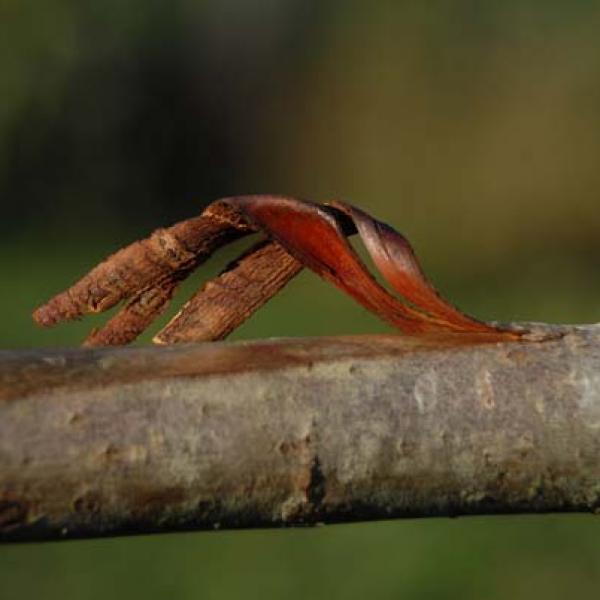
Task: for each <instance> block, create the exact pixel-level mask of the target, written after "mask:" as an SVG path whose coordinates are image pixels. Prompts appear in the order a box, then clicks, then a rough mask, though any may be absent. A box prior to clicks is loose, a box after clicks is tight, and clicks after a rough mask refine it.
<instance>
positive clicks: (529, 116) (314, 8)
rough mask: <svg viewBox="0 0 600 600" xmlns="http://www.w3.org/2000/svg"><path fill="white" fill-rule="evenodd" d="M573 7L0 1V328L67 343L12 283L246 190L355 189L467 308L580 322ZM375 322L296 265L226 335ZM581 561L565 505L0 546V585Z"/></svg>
mask: <svg viewBox="0 0 600 600" xmlns="http://www.w3.org/2000/svg"><path fill="white" fill-rule="evenodd" d="M599 30H600V3H599V2H591V1H584V0H576V1H575V0H571V1H570V2H565V1H563V2H559V1H558V0H548V1H546V2H543V3H541V2H533V1H517V0H504V1H488V2H473V1H467V0H457V1H455V2H443V1H442V0H431V1H428V2H422V1H420V2H418V1H414V2H391V1H389V2H387V1H381V2H373V3H369V2H359V1H358V0H345V1H343V2H342V1H331V2H325V1H320V2H319V1H317V0H272V1H265V2H258V1H251V0H237V1H235V0H220V1H216V0H215V1H207V2H192V1H191V0H171V1H169V2H167V1H165V0H163V1H157V0H145V1H141V0H130V1H129V2H123V1H122V0H118V1H117V0H104V1H102V2H100V1H97V2H93V1H92V2H76V1H74V0H73V1H67V0H45V1H44V2H36V3H32V2H24V1H23V0H0V92H1V94H0V199H1V200H0V201H1V203H2V212H1V213H0V274H1V277H2V279H1V281H2V284H1V292H2V293H1V294H0V345H1V346H2V347H32V346H48V345H65V344H71V345H73V344H77V343H78V342H79V341H80V340H81V338H82V336H83V335H84V334H85V332H86V331H87V330H88V329H89V328H90V327H91V326H92V324H97V323H99V322H101V321H102V320H103V319H104V318H105V317H99V318H94V319H90V320H88V321H86V322H85V323H75V324H71V325H66V326H63V327H61V328H59V329H57V330H53V331H40V330H38V329H36V328H35V327H34V326H33V324H32V323H31V321H30V317H29V314H30V312H31V310H32V308H33V307H35V306H36V304H38V303H40V302H41V301H43V300H45V299H46V298H47V297H49V296H50V295H51V294H53V293H55V292H56V291H58V290H60V289H62V288H63V287H65V286H66V285H68V284H69V283H71V282H72V281H73V280H74V279H75V278H77V277H78V276H79V275H81V274H82V273H83V272H84V271H85V269H86V268H88V267H89V266H90V265H92V264H93V263H94V262H95V261H97V260H99V259H100V258H102V257H103V256H104V255H106V254H107V253H109V252H111V251H113V250H114V249H116V248H117V247H119V246H120V245H123V244H124V243H126V242H128V241H130V240H133V239H135V238H136V237H139V236H142V235H145V234H146V233H148V231H150V230H151V229H152V228H155V227H158V226H160V225H164V224H167V223H169V222H173V221H175V220H178V219H181V218H184V217H186V216H192V215H195V214H197V213H198V212H199V211H200V210H201V207H202V206H203V205H205V204H206V203H208V202H210V201H211V200H213V199H215V198H218V197H219V196H224V195H231V194H236V193H254V192H272V193H277V192H282V193H286V194H291V195H297V196H301V197H307V198H311V199H315V200H324V199H329V198H333V197H338V198H344V199H346V200H348V201H350V202H353V203H356V204H359V205H360V206H362V207H363V208H366V209H367V210H369V211H370V212H372V213H373V214H375V215H376V216H378V217H380V218H381V219H383V220H386V221H388V222H390V223H392V224H394V225H395V226H396V227H397V228H398V229H400V230H402V231H403V232H404V233H406V234H407V235H408V237H409V238H410V239H411V240H412V241H413V244H414V245H415V247H416V248H417V251H418V252H419V254H420V255H421V256H422V258H423V261H424V264H425V267H426V270H427V271H428V272H429V273H430V275H431V276H432V278H433V279H434V281H435V282H436V284H437V285H438V287H439V288H440V289H441V290H443V292H444V293H445V294H446V295H447V296H449V297H450V298H451V299H452V300H453V301H455V302H456V303H457V304H459V305H460V306H461V307H463V308H464V309H466V310H467V311H470V312H472V313H474V314H476V315H478V316H480V317H482V318H494V319H506V320H509V319H510V320H543V321H552V322H586V321H600V302H599V299H600V276H599V274H598V269H597V265H598V262H599V258H598V257H599V256H600V235H599V233H600V222H599V220H598V212H599V208H600V202H599V198H598V196H599V193H600V167H599V165H600V161H599V157H600V36H598V31H599ZM242 246H243V244H242V245H241V246H240V245H238V250H239V249H240V248H241V247H242ZM232 252H233V250H231V251H228V252H225V253H222V254H221V255H220V256H217V257H215V259H214V260H211V262H210V264H209V265H207V267H206V269H204V271H203V273H200V274H197V275H196V276H195V277H194V280H193V281H191V282H189V283H188V284H186V286H185V292H188V293H190V292H191V291H192V290H193V289H194V288H195V287H197V286H198V285H199V282H200V281H201V280H202V278H203V275H206V274H208V273H214V272H216V271H217V270H218V269H219V268H220V267H221V266H222V265H223V263H224V261H226V260H227V258H228V257H231V256H232ZM185 292H184V293H183V294H182V296H185ZM181 301H182V298H179V300H178V302H179V303H181ZM176 304H177V303H176ZM174 308H175V307H174ZM171 312H172V311H171ZM166 318H167V316H166V317H165V319H166ZM165 319H163V320H162V321H163V322H164V320H165ZM385 330H386V326H385V325H383V324H381V323H380V322H378V321H377V319H375V318H374V317H372V316H370V315H368V314H366V312H365V311H364V310H363V309H361V308H360V307H358V306H357V305H355V304H353V303H352V302H351V301H350V300H347V299H346V298H344V297H342V296H341V294H340V293H339V292H337V291H336V290H333V289H331V288H330V287H329V286H327V285H326V284H324V283H322V282H321V281H318V280H317V279H316V278H315V277H314V276H312V275H311V274H307V273H305V274H302V275H301V276H300V277H299V278H298V279H297V280H296V281H294V282H293V283H292V284H290V285H289V286H288V287H287V288H286V290H285V292H284V293H283V294H282V295H281V297H278V298H276V299H275V300H274V301H273V302H272V303H271V304H270V305H269V306H268V307H267V308H265V309H264V310H262V311H261V312H260V313H259V314H257V315H256V316H255V317H254V318H253V319H251V320H250V321H249V322H248V323H247V324H246V325H244V326H243V327H242V328H241V329H240V331H239V332H237V333H236V334H235V335H234V336H233V337H234V339H243V338H246V339H247V338H255V337H266V336H273V335H277V336H282V335H288V336H298V335H322V334H342V333H359V332H367V331H385ZM148 340H149V336H148V335H146V336H145V338H144V339H143V340H142V342H145V343H147V342H148ZM599 586H600V522H597V521H596V519H595V518H594V517H585V516H578V517H570V516H559V515H552V516H544V517H502V518H464V519H458V520H452V521H451V520H442V519H439V520H421V521H418V520H417V521H404V522H381V523H377V524H372V525H364V524H360V525H351V526H335V527H325V528H317V529H313V530H301V531H262V532H215V533H199V534H186V535H172V536H171V535H169V536H154V537H148V538H136V539H122V540H101V541H92V542H72V543H64V544H47V545H23V546H15V547H10V548H1V549H0V598H2V600H5V599H6V600H12V599H16V598H19V599H23V598H38V597H43V598H49V599H53V598H56V599H59V598H60V599H63V598H66V599H69V598H73V599H75V598H77V599H80V598H81V599H87V598H98V599H103V600H104V599H105V598H132V597H144V598H162V597H164V596H165V594H168V593H172V594H173V597H175V598H209V599H210V598H244V599H246V598H286V599H288V598H289V599H293V598H307V597H314V598H332V597H340V598H357V599H358V598H365V597H375V598H399V597H401V598H424V599H425V598H427V599H432V598H461V599H468V598H474V599H478V600H481V599H484V598H515V599H519V598H524V599H525V598H527V599H529V598H532V597H538V596H541V597H544V598H546V599H553V598H566V597H592V596H595V595H597V590H598V588H599Z"/></svg>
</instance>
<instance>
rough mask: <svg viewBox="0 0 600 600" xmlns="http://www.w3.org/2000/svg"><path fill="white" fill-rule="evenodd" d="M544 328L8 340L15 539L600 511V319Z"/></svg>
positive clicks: (6, 422) (1, 469)
mask: <svg viewBox="0 0 600 600" xmlns="http://www.w3.org/2000/svg"><path fill="white" fill-rule="evenodd" d="M548 333H550V334H551V335H550V337H549V339H548V336H547V335H546V334H548ZM532 337H533V338H535V339H531V340H529V341H524V342H513V343H503V344H491V343H481V344H478V343H473V342H472V341H468V340H466V341H465V342H462V343H460V344H456V342H455V341H453V340H457V339H459V338H456V337H454V338H450V337H446V338H407V337H400V336H365V337H348V338H321V339H300V340H268V341H257V342H245V343H212V344H202V345H186V346H174V347H159V348H156V347H153V348H120V349H104V350H80V349H77V350H74V349H70V350H54V351H47V350H35V351H25V352H23V351H18V352H14V351H3V352H0V541H3V542H9V541H24V540H43V539H63V538H74V537H92V536H102V535H118V534H130V533H148V532H158V531H176V530H189V529H213V528H219V527H223V528H238V527H271V526H283V525H296V524H311V523H317V522H326V523H331V522H348V521H357V520H367V519H381V518H395V517H417V516H435V515H463V514H491V513H512V512H546V511H585V512H590V511H595V510H596V509H597V508H598V507H599V506H600V327H598V326H588V327H568V328H567V327H564V328H549V327H548V328H545V327H543V326H540V327H539V328H538V335H537V337H536V336H532Z"/></svg>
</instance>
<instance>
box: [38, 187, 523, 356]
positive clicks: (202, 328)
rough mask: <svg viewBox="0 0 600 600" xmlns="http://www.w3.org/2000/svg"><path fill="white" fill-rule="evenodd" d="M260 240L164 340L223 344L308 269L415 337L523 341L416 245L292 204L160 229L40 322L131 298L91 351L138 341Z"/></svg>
mask: <svg viewBox="0 0 600 600" xmlns="http://www.w3.org/2000/svg"><path fill="white" fill-rule="evenodd" d="M257 232H258V233H260V234H262V236H263V240H262V241H260V242H259V243H258V244H255V245H254V246H253V247H252V248H251V249H250V250H249V251H247V252H246V253H245V254H243V255H242V256H241V257H240V258H239V259H238V260H237V261H235V262H234V263H232V264H231V265H229V266H228V267H227V268H226V269H225V271H224V272H223V273H221V274H220V275H219V276H218V277H216V278H215V279H213V280H212V281H209V282H207V283H206V284H205V285H204V286H203V287H202V288H201V289H200V290H199V291H198V292H197V293H196V294H195V295H194V296H193V297H192V299H191V300H190V301H189V302H188V303H187V304H186V305H185V306H184V307H183V308H182V309H181V311H180V312H179V313H178V314H177V315H176V316H175V317H174V319H172V320H171V322H170V323H169V324H168V325H167V327H165V328H164V329H163V330H162V331H161V332H160V333H159V334H158V335H157V336H156V337H155V342H157V343H163V344H165V343H166V344H171V343H177V342H190V341H207V340H216V339H223V338H224V337H226V336H227V335H228V334H229V333H231V331H233V330H234V329H235V328H237V327H238V326H239V325H241V324H242V323H243V322H244V321H245V320H246V319H247V318H249V317H250V316H251V315H252V314H253V313H254V312H255V311H256V310H258V309H259V308H260V307H261V306H263V305H264V304H265V303H266V302H267V301H268V300H269V299H270V298H272V297H273V296H274V295H275V294H277V293H278V292H279V291H280V290H281V289H282V288H283V287H284V286H285V285H286V284H287V283H288V282H289V281H290V280H291V279H292V278H293V277H294V276H295V275H297V274H298V273H299V272H300V271H301V270H302V268H303V267H308V268H309V269H311V270H312V271H314V272H315V273H317V274H318V275H319V276H321V277H323V278H324V279H325V280H327V281H329V282H331V283H333V284H334V285H335V286H337V287H338V288H340V289H341V290H342V291H344V292H345V293H347V294H349V295H350V296H351V297H352V298H354V299H355V300H357V301H358V302H359V303H360V304H361V305H362V306H364V307H365V308H367V309H368V310H370V311H371V312H373V313H375V314H376V315H378V316H379V317H381V318H382V319H384V320H386V321H387V322H389V323H391V324H392V325H393V326H394V327H396V328H398V329H399V330H401V331H402V332H404V333H406V334H409V335H422V334H432V333H434V334H439V333H460V334H463V335H469V336H475V337H476V339H480V340H482V341H483V340H485V341H487V340H489V341H496V340H511V339H512V340H514V339H519V337H520V336H521V335H523V332H516V331H509V330H504V329H502V328H499V327H497V326H495V325H492V324H489V323H483V322H481V321H478V320H476V319H474V318H472V317H470V316H468V315H466V314H464V313H462V312H461V311H460V310H458V309H457V308H456V307H454V306H452V305H451V304H450V303H449V302H447V301H446V300H444V299H443V298H442V297H441V296H440V295H439V293H438V292H437V291H436V290H435V288H434V287H433V285H432V284H431V283H430V282H429V281H428V280H427V278H426V277H425V275H424V273H423V271H422V269H421V267H420V265H419V262H418V260H417V258H416V255H415V253H414V251H413V249H412V247H411V245H410V244H409V243H408V241H407V240H406V239H405V238H404V237H403V236H402V235H401V234H400V233H398V232H397V231H395V230H394V229H392V228H391V227H390V226H389V225H386V224H384V223H381V222H379V221H377V220H376V219H374V218H372V217H371V216H369V215H368V214H367V213H365V212H364V211H362V210H360V209H358V208H356V207H353V206H351V205H349V204H346V203H343V202H332V203H329V204H326V205H319V204H314V203H311V202H306V201H302V200H297V199H295V198H288V197H284V196H240V197H233V198H226V199H223V200H220V201H217V202H215V203H213V204H211V205H210V206H209V207H208V208H207V209H206V210H205V211H204V212H203V213H202V215H200V216H199V217H195V218H193V219H189V220H187V221H183V222H181V223H178V224H176V225H174V226H172V227H169V228H167V229H161V230H158V231H156V232H155V233H153V234H152V235H151V236H150V237H149V238H148V239H146V240H142V241H139V242H135V243H134V244H131V245H130V246H128V247H126V248H124V249H123V250H120V251H119V252H117V253H116V254H114V255H112V256H110V257H109V258H108V259H106V260H105V261H104V262H103V263H101V264H100V265H98V266H97V267H95V268H94V269H93V270H92V271H90V273H88V274H87V275H86V276H85V277H83V278H82V279H81V280H80V281H79V282H77V283H76V284H75V285H74V286H73V287H71V288H70V289H68V290H66V291H65V292H63V293H61V294H59V295H57V296H56V297H55V298H53V299H52V300H50V301H49V302H48V303H47V304H45V305H44V306H42V307H40V308H38V309H37V310H36V311H35V312H34V315H33V316H34V319H35V320H36V321H37V322H38V323H39V324H40V325H43V326H51V325H55V324H56V323H58V322H60V321H63V320H68V319H74V318H79V317H81V316H83V315H84V314H86V313H90V312H102V311H104V310H107V309H108V308H111V307H112V306H115V305H116V304H118V303H119V302H121V301H123V300H127V301H128V302H127V304H126V305H125V307H124V308H123V309H122V310H121V312H119V313H118V314H117V315H116V316H115V317H114V318H113V319H111V320H110V321H109V322H108V323H107V324H106V325H105V326H104V327H103V328H102V329H100V330H97V331H94V332H92V334H91V335H90V336H89V337H88V339H87V340H86V345H89V346H98V345H120V344H126V343H129V342H131V341H133V340H134V339H135V338H136V337H137V336H138V335H139V334H140V333H142V331H144V330H145V329H146V328H147V327H148V326H149V325H150V324H151V323H152V322H153V321H154V320H155V319H156V318H157V317H158V316H159V315H160V314H161V313H162V312H163V311H164V310H165V308H166V306H167V305H168V303H169V301H170V299H171V297H172V295H173V294H174V292H175V290H176V288H177V286H178V284H179V283H180V282H181V281H183V280H184V279H185V278H186V277H187V276H188V275H189V274H190V273H191V272H192V271H193V270H194V269H196V268H197V267H198V266H199V265H200V264H202V263H203V262H204V261H205V260H206V259H207V258H208V257H209V256H211V254H212V253H213V252H214V251H216V250H217V249H218V248H220V247H222V246H224V245H226V244H229V243H230V242H232V241H234V240H237V239H239V238H241V237H243V236H246V235H249V234H251V233H257ZM355 233H358V235H359V237H360V238H361V240H362V241H363V243H364V244H365V247H366V249H367V251H368V253H369V254H370V256H371V258H372V259H373V262H374V264H375V266H376V267H377V268H378V269H379V271H380V272H381V274H382V275H383V277H384V278H385V279H386V280H387V281H388V282H389V283H390V285H391V286H392V287H393V288H394V289H395V290H396V291H397V292H398V293H399V294H400V295H401V297H402V299H399V298H397V297H395V296H393V295H392V294H390V293H389V292H388V291H387V290H386V289H385V288H384V287H382V286H381V285H380V284H379V283H377V281H376V280H375V279H374V277H373V276H372V275H371V274H370V273H369V271H368V269H367V268H366V266H365V265H364V263H363V262H362V261H361V259H360V257H359V256H358V255H357V254H356V253H355V251H354V249H353V248H352V246H351V245H350V243H349V242H348V239H347V238H348V236H350V235H353V234H355ZM264 238H266V239H264ZM269 240H270V241H269Z"/></svg>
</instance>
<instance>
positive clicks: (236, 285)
mask: <svg viewBox="0 0 600 600" xmlns="http://www.w3.org/2000/svg"><path fill="white" fill-rule="evenodd" d="M301 270H302V264H301V263H300V262H299V261H298V260H296V259H295V258H294V257H293V256H291V255H290V254H289V253H288V252H287V251H286V250H285V249H284V248H283V247H282V246H281V245H280V244H278V243H277V242H260V243H259V244H257V245H256V246H254V247H253V248H252V249H251V250H250V251H248V252H247V253H246V254H244V255H243V256H241V257H240V258H239V259H238V260H236V261H235V262H234V263H232V264H231V265H229V267H228V268H227V269H226V270H225V272H224V273H222V274H221V275H219V276H218V277H217V278H215V279H213V280H212V281H209V282H208V283H206V284H205V285H204V286H203V287H202V289H201V290H200V291H199V292H198V293H197V294H196V295H194V296H193V297H192V298H191V299H190V300H189V301H188V302H187V304H185V306H184V307H183V308H182V310H181V311H180V312H179V313H178V314H177V315H176V316H175V317H174V318H173V319H172V321H171V322H170V323H169V324H168V325H167V327H165V328H164V329H163V330H162V331H161V332H160V333H159V334H158V335H157V336H156V337H155V338H154V341H155V342H156V343H158V344H175V343H181V342H193V341H210V340H221V339H224V338H225V337H227V336H228V335H229V334H230V333H231V332H232V331H233V330H234V329H237V327H239V326H240V325H241V324H242V323H243V322H244V321H246V319H248V318H249V317H250V316H251V315H252V314H253V313H254V312H256V311H257V310H258V309H259V308H260V307H261V306H263V305H264V304H265V303H266V302H268V301H269V300H270V299H271V298H272V297H273V296H274V295H275V294H277V293H278V292H279V291H280V290H281V289H282V288H283V287H284V286H285V285H286V284H287V283H288V282H289V281H290V280H291V279H292V278H293V277H295V276H296V275H297V274H298V273H299V272H300V271H301Z"/></svg>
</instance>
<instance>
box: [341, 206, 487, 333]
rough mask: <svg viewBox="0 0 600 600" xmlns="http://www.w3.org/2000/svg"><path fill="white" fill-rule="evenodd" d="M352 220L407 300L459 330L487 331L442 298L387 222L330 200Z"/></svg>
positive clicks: (396, 287) (394, 286)
mask: <svg viewBox="0 0 600 600" xmlns="http://www.w3.org/2000/svg"><path fill="white" fill-rule="evenodd" d="M332 206H334V207H335V208H338V209H339V210H342V211H343V212H344V213H345V214H347V215H348V216H349V217H350V218H351V219H352V221H353V222H354V224H355V226H356V229H357V231H358V233H359V235H360V238H361V240H362V242H363V243H364V245H365V247H366V248H367V251H368V252H369V254H370V256H371V258H372V259H373V262H374V263H375V265H376V266H377V268H378V269H379V271H380V273H381V274H382V275H383V276H384V277H385V279H386V280H387V281H388V282H389V283H390V284H391V285H392V287H393V288H394V289H395V290H396V291H397V292H398V293H399V294H400V295H401V296H402V297H404V298H406V299H407V300H408V301H409V302H412V303H413V304H414V305H415V306H417V307H418V308H420V309H422V310H423V311H425V312H426V313H428V314H430V315H433V316H434V317H437V318H439V319H441V320H443V321H445V322H446V323H447V324H448V326H450V327H454V328H455V329H458V330H462V331H474V332H487V333H490V330H491V327H490V325H488V324H486V323H481V322H480V321H477V320H476V319H473V318H472V317H469V316H468V315H465V314H464V313H462V312H461V311H459V310H458V309H457V308H456V307H454V306H452V304H450V303H449V302H448V301H447V300H444V299H443V298H442V297H441V296H440V294H439V293H438V291H437V290H436V289H435V288H434V287H433V285H432V284H431V282H430V281H429V280H428V279H427V277H426V276H425V274H424V273H423V270H422V269H421V265H420V264H419V261H418V260H417V257H416V255H415V252H414V250H413V248H412V246H411V245H410V243H409V241H408V240H407V239H406V238H405V237H404V236H403V235H401V234H400V233H398V232H397V231H395V230H394V229H392V228H391V227H390V226H389V225H386V224H385V223H381V222H380V221H377V220H375V219H373V218H372V217H370V216H369V215H368V214H366V213H365V212H364V211H362V210H360V209H358V208H356V207H355V206H352V205H350V204H346V203H344V202H333V203H332Z"/></svg>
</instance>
